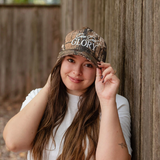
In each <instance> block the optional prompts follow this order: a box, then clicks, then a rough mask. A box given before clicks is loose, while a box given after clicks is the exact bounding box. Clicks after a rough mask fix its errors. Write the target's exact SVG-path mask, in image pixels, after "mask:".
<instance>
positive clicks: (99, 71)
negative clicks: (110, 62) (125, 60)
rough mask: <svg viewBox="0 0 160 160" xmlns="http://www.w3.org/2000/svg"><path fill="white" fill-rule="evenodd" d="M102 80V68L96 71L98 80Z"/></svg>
mask: <svg viewBox="0 0 160 160" xmlns="http://www.w3.org/2000/svg"><path fill="white" fill-rule="evenodd" d="M101 79H102V71H101V69H100V68H97V71H96V80H98V81H100V80H101Z"/></svg>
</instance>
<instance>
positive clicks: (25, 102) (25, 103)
mask: <svg viewBox="0 0 160 160" xmlns="http://www.w3.org/2000/svg"><path fill="white" fill-rule="evenodd" d="M40 90H41V88H39V89H35V90H32V91H31V92H30V93H29V94H28V96H27V97H26V99H25V101H24V102H23V103H22V106H21V109H20V111H21V110H22V109H23V108H24V107H25V106H26V105H27V104H28V103H29V102H30V101H31V100H32V99H33V98H34V97H35V96H36V95H37V94H38V93H39V91H40Z"/></svg>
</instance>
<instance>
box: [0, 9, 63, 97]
mask: <svg viewBox="0 0 160 160" xmlns="http://www.w3.org/2000/svg"><path fill="white" fill-rule="evenodd" d="M60 22H61V12H60V7H58V6H51V7H49V6H0V84H1V85H0V97H1V98H2V97H3V98H4V97H7V98H8V97H10V98H11V97H13V98H15V96H20V97H24V95H26V94H28V92H30V91H31V90H32V89H33V88H37V87H42V86H43V85H44V84H45V82H46V80H47V77H48V75H49V73H50V71H51V69H52V67H53V65H54V63H55V60H56V57H57V55H58V52H59V50H60V45H61V32H60Z"/></svg>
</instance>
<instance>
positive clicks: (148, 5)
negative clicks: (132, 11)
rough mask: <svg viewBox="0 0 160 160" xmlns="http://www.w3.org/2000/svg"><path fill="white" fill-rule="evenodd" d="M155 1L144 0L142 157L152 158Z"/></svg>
mask: <svg viewBox="0 0 160 160" xmlns="http://www.w3.org/2000/svg"><path fill="white" fill-rule="evenodd" d="M153 10H154V8H153V1H149V0H146V1H143V30H142V34H143V36H142V86H141V87H142V97H141V159H142V160H145V159H148V160H152V157H153V152H152V147H153V146H152V145H153V141H152V140H153V73H154V72H153V69H154V68H153V66H154V61H153V53H154V50H153V49H154V48H153V44H154V34H153Z"/></svg>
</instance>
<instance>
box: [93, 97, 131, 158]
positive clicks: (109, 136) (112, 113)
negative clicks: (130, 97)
mask: <svg viewBox="0 0 160 160" xmlns="http://www.w3.org/2000/svg"><path fill="white" fill-rule="evenodd" d="M105 102H106V103H103V104H102V103H101V108H103V111H102V116H101V123H100V133H99V141H98V147H97V152H96V159H97V160H110V159H114V160H129V158H130V156H129V154H128V149H127V145H126V142H125V139H124V136H123V133H122V129H121V126H120V122H119V117H118V112H117V106H116V102H115V101H107V100H106V101H105Z"/></svg>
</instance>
